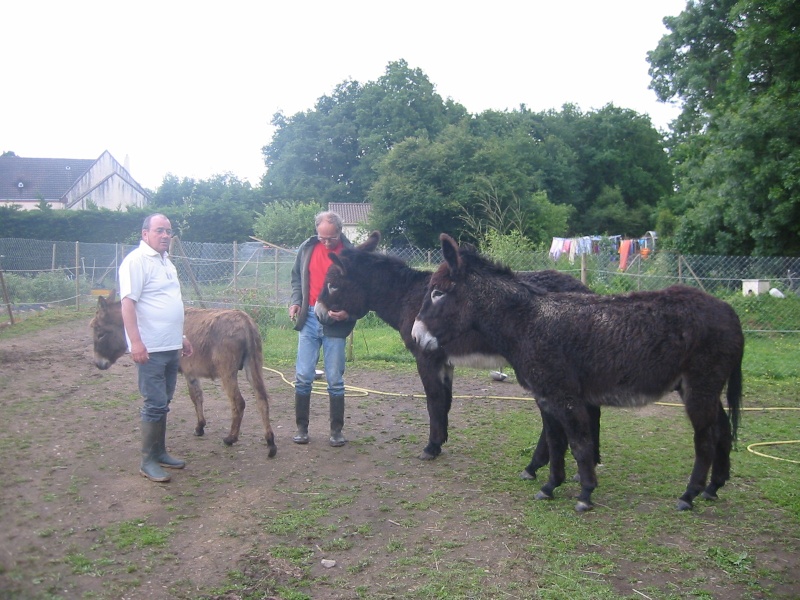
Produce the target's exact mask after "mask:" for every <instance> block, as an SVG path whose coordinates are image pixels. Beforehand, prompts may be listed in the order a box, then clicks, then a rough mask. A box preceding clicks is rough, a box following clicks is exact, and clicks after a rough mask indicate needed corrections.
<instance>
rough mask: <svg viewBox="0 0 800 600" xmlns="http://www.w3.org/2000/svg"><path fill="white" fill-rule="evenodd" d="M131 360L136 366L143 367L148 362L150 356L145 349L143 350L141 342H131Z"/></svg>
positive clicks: (143, 346)
mask: <svg viewBox="0 0 800 600" xmlns="http://www.w3.org/2000/svg"><path fill="white" fill-rule="evenodd" d="M131 358H132V359H133V362H135V363H136V364H137V365H143V364H145V363H146V362H147V361H148V360H150V354H148V352H147V348H145V345H144V343H143V342H142V341H141V340H139V341H138V342H134V341H131Z"/></svg>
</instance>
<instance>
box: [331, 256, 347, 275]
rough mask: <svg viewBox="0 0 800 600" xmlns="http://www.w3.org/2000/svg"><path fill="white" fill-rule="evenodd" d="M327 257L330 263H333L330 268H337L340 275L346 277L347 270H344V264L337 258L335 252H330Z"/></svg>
mask: <svg viewBox="0 0 800 600" xmlns="http://www.w3.org/2000/svg"><path fill="white" fill-rule="evenodd" d="M328 256H330V257H331V262H332V263H333V265H331V266H336V267H338V268H339V270H341V272H342V275H347V269H345V268H344V263H343V262H342V259H341V258H339V255H338V254H336V253H335V252H330V253H329V254H328Z"/></svg>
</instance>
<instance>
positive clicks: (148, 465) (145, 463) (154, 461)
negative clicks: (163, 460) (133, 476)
mask: <svg viewBox="0 0 800 600" xmlns="http://www.w3.org/2000/svg"><path fill="white" fill-rule="evenodd" d="M161 423H162V422H161V421H142V463H141V465H140V466H139V473H141V474H142V477H147V478H148V479H149V480H150V481H157V482H159V483H166V482H167V481H169V480H170V476H169V475H168V474H167V472H166V471H165V470H164V469H162V468H161V465H160V464H158V455H159V445H160V443H161V439H162V438H161V435H162V433H161V432H162V431H163V430H162V429H161Z"/></svg>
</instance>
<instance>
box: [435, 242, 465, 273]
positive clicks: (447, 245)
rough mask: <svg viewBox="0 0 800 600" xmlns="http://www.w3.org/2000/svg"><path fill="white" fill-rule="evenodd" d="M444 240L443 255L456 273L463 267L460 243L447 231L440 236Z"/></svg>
mask: <svg viewBox="0 0 800 600" xmlns="http://www.w3.org/2000/svg"><path fill="white" fill-rule="evenodd" d="M439 239H440V240H441V242H442V256H444V260H445V261H446V262H447V266H448V267H450V272H451V273H455V272H457V271H458V270H459V269H460V268H461V256H459V254H458V244H456V241H455V240H454V239H453V238H451V237H450V236H449V235H447V234H446V233H443V234H441V235H440V236H439Z"/></svg>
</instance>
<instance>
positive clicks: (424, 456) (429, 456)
mask: <svg viewBox="0 0 800 600" xmlns="http://www.w3.org/2000/svg"><path fill="white" fill-rule="evenodd" d="M437 456H439V455H438V454H431V453H430V452H428V451H427V450H423V451H422V454H420V455H419V456H418V457H417V458H419V459H420V460H434V459H435V458H436V457H437Z"/></svg>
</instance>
